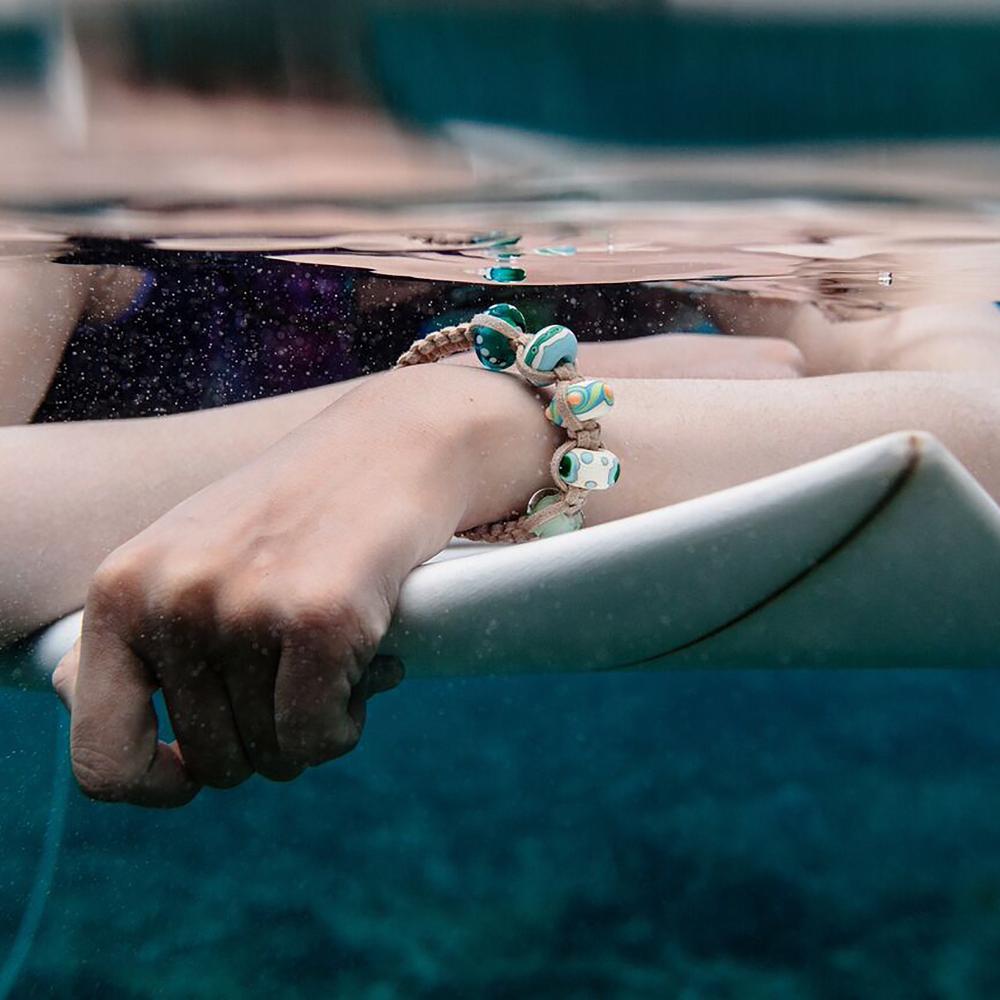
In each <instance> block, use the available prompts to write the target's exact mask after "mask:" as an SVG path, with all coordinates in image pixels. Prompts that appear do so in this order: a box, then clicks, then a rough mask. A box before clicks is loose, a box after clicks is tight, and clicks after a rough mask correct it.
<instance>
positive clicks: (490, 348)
mask: <svg viewBox="0 0 1000 1000" xmlns="http://www.w3.org/2000/svg"><path fill="white" fill-rule="evenodd" d="M485 311H486V313H487V315H489V316H495V317H496V318H497V319H499V320H503V322H504V323H507V324H508V325H509V326H511V327H512V328H513V330H514V332H516V333H524V328H525V322H524V316H522V315H521V310H520V309H517V308H516V307H515V306H512V305H508V304H507V303H506V302H499V303H497V305H494V306H490V307H489V309H487V310H485ZM469 333H470V334H471V335H472V349H473V350H474V351H475V352H476V357H477V358H478V359H479V362H480V364H482V365H483V367H484V368H489V370H490V371H494V372H499V371H503V370H504V369H505V368H510V366H511V365H512V364H513V363H514V360H515V358H516V357H517V347H516V345H515V344H514V343H513V341H511V340H509V339H508V338H507V337H505V336H504V335H503V334H502V333H498V332H497V331H496V330H493V329H490V327H488V326H473V327H472V329H471V330H470V331H469Z"/></svg>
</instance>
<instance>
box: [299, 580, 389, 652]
mask: <svg viewBox="0 0 1000 1000" xmlns="http://www.w3.org/2000/svg"><path fill="white" fill-rule="evenodd" d="M283 617H284V620H285V629H286V632H287V634H288V636H289V638H291V639H292V640H293V641H294V640H296V639H297V640H301V641H303V642H306V643H308V642H310V641H311V640H313V639H317V638H331V637H334V638H337V639H340V640H342V641H343V642H344V643H345V644H346V645H347V646H348V647H349V648H351V649H353V650H355V651H356V652H357V653H359V654H362V655H363V654H365V653H367V652H368V651H372V652H373V651H374V649H375V645H376V642H377V637H378V634H379V629H378V626H377V624H376V623H375V622H373V621H371V620H370V618H369V616H368V615H366V614H364V613H363V612H362V610H361V609H360V608H359V606H358V603H357V602H356V601H354V600H352V599H350V598H348V597H345V596H344V595H343V594H342V593H341V592H338V591H331V590H318V591H309V590H301V589H300V590H299V591H298V592H297V593H294V594H292V595H290V596H289V597H288V598H286V601H285V613H284V616H283Z"/></svg>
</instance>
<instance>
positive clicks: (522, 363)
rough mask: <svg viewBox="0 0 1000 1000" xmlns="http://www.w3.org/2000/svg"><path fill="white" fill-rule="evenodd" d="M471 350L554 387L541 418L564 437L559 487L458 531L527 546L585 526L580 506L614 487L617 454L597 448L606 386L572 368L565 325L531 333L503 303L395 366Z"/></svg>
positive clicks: (414, 349) (607, 402)
mask: <svg viewBox="0 0 1000 1000" xmlns="http://www.w3.org/2000/svg"><path fill="white" fill-rule="evenodd" d="M470 349H471V350H473V351H474V352H475V355H476V357H477V358H478V359H479V361H480V362H481V363H482V365H483V366H484V367H485V368H488V369H489V370H490V371H503V370H505V369H507V368H512V367H513V368H516V369H517V373H518V374H519V375H520V376H521V377H522V378H524V379H525V380H526V381H527V382H528V383H530V384H531V385H533V386H535V387H537V388H542V387H546V386H551V387H553V389H554V391H553V394H552V399H551V400H550V401H549V403H548V404H547V405H546V407H545V416H546V417H547V418H548V419H549V420H550V421H551V422H552V423H553V424H555V426H556V427H561V428H562V429H563V430H564V431H565V432H566V437H567V440H566V442H565V443H564V444H562V445H560V446H559V447H558V448H557V449H556V451H555V454H554V455H553V456H552V461H551V462H550V463H549V471H550V473H551V475H552V481H553V483H555V486H556V488H555V489H552V488H548V489H541V490H538V491H537V492H536V493H535V494H534V495H533V496H532V497H531V499H530V500H529V501H528V508H527V512H526V513H525V514H523V515H521V516H520V517H517V518H510V519H508V520H505V521H496V522H494V523H493V524H482V525H479V526H478V527H476V528H470V529H469V530H468V531H463V532H462V533H461V536H462V537H463V538H469V539H473V540H475V541H483V542H526V541H530V540H531V539H534V538H548V537H550V536H552V535H561V534H563V533H565V532H567V531H576V530H577V529H578V528H582V527H583V505H584V502H585V501H586V499H587V496H588V495H589V494H590V493H591V492H592V491H594V490H606V489H608V488H609V487H611V486H614V484H615V483H616V482H618V476H619V474H620V472H621V464H620V463H619V461H618V457H617V456H616V455H615V454H614V453H612V452H610V451H608V450H607V449H606V448H604V447H603V446H602V444H601V426H600V424H599V423H597V420H596V418H597V417H599V416H602V415H603V414H605V413H607V412H608V411H609V410H610V409H611V407H612V406H613V405H614V402H615V397H614V393H613V392H612V391H611V386H609V385H608V384H607V383H606V382H603V381H602V380H600V379H596V378H583V377H582V376H581V375H580V373H579V372H578V371H577V370H576V355H577V341H576V337H575V336H574V334H573V331H572V330H570V329H569V328H568V327H565V326H560V325H559V324H553V325H552V326H546V327H543V328H542V329H541V330H539V331H538V332H537V333H535V334H533V335H529V334H528V333H527V330H526V324H525V322H524V317H523V316H522V315H521V312H520V311H519V310H518V309H516V308H514V306H510V305H506V304H505V303H501V304H499V305H495V306H490V308H489V309H487V310H486V311H485V312H482V313H479V314H478V315H476V316H473V317H472V319H471V320H469V322H468V323H460V324H458V325H457V326H446V327H442V328H441V329H440V330H435V331H434V332H433V333H431V334H428V335H427V336H426V337H424V338H422V339H421V340H417V341H415V342H414V343H413V344H412V346H411V347H410V349H409V350H408V351H407V352H406V353H405V354H403V355H401V356H400V358H399V360H398V361H397V362H396V367H397V368H404V367H407V366H409V365H421V364H427V363H430V362H433V361H440V360H441V359H442V358H446V357H448V356H449V355H452V354H457V353H459V352H460V351H466V350H470Z"/></svg>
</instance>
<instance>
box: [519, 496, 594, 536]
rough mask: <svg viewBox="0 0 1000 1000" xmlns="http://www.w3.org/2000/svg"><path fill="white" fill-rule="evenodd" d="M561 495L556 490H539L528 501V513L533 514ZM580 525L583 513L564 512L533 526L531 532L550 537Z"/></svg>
mask: <svg viewBox="0 0 1000 1000" xmlns="http://www.w3.org/2000/svg"><path fill="white" fill-rule="evenodd" d="M561 496H562V494H561V493H560V492H559V491H558V490H539V491H538V492H537V493H536V494H535V495H534V496H533V497H532V498H531V499H530V500H529V501H528V513H529V514H534V513H535V512H536V511H539V510H545V508H546V507H551V506H552V504H554V503H555V502H556V501H557V500H559V499H560V498H561ZM582 527H583V514H581V513H580V512H579V511H576V512H575V513H573V514H569V513H565V512H564V513H562V514H557V515H556V516H555V517H554V518H552V519H551V520H550V521H546V522H545V523H544V524H541V525H539V526H538V527H537V528H534V529H533V531H532V534H534V536H535V537H536V538H552V537H553V536H555V535H565V534H566V533H567V532H570V531H577V530H578V529H580V528H582Z"/></svg>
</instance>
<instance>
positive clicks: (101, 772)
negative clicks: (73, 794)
mask: <svg viewBox="0 0 1000 1000" xmlns="http://www.w3.org/2000/svg"><path fill="white" fill-rule="evenodd" d="M71 760H72V765H73V776H74V777H75V778H76V781H77V784H78V785H79V786H80V789H81V790H82V791H83V793H84V794H85V795H86V796H87V797H88V798H91V799H95V800H97V801H98V802H123V801H125V800H126V799H127V798H128V797H129V794H130V792H132V791H134V790H135V789H136V788H137V787H138V785H139V783H140V781H141V778H142V774H141V772H139V771H138V770H137V769H131V770H130V769H126V768H123V767H122V765H121V764H120V763H119V762H118V761H117V760H115V759H114V758H112V757H111V756H109V755H108V754H107V753H105V752H104V751H102V750H99V749H98V748H96V747H94V746H91V745H90V744H88V743H84V742H76V741H74V744H73V748H72V751H71Z"/></svg>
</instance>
